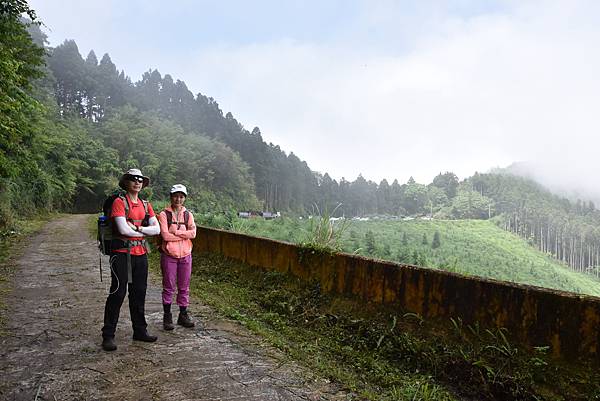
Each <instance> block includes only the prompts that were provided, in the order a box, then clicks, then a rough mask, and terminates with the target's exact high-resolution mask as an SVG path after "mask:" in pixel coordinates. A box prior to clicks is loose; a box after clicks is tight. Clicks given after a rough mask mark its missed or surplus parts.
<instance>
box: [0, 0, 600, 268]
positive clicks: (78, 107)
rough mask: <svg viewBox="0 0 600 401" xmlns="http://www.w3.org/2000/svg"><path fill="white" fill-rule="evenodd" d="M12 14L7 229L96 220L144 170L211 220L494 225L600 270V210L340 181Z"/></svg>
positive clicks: (522, 190) (150, 79) (454, 183)
mask: <svg viewBox="0 0 600 401" xmlns="http://www.w3.org/2000/svg"><path fill="white" fill-rule="evenodd" d="M0 13H1V14H0V18H1V20H0V34H1V35H0V46H1V48H0V50H1V52H0V106H2V113H1V114H0V125H1V129H2V132H1V137H0V228H2V229H7V228H10V227H11V225H12V224H13V223H12V221H13V219H14V218H15V217H17V216H19V217H22V216H27V215H29V214H31V213H35V212H37V211H44V210H75V211H96V210H98V207H99V204H100V202H101V200H102V199H103V198H104V196H105V195H106V194H107V193H109V192H111V191H112V190H114V189H115V188H116V187H117V185H116V184H117V179H118V176H119V174H120V173H121V172H122V171H123V170H125V169H127V168H130V167H134V166H135V167H139V168H141V169H142V171H143V172H144V173H145V174H147V175H149V176H150V177H151V178H152V185H151V187H150V188H149V189H148V190H147V193H146V194H145V196H147V197H149V198H150V199H153V200H159V199H164V198H165V196H166V193H167V189H168V187H169V186H170V185H172V183H173V182H181V183H184V184H186V185H187V186H188V187H189V189H190V192H191V196H190V199H189V202H190V204H191V206H193V208H194V209H196V210H199V211H212V212H222V211H235V210H240V209H263V210H280V211H284V212H295V213H299V214H311V213H322V212H324V211H331V210H333V209H334V208H335V207H336V206H337V205H338V204H341V205H342V206H341V207H338V208H337V209H336V212H335V216H341V215H345V216H347V217H350V216H365V215H393V216H430V217H432V218H436V219H490V218H493V219H494V221H496V222H497V223H498V224H499V226H501V227H502V228H505V229H506V230H508V231H511V232H514V233H515V234H518V235H519V236H521V237H523V238H525V239H526V240H527V241H529V243H530V244H531V245H534V246H536V247H537V248H538V249H540V250H541V251H542V252H544V253H548V254H551V255H553V256H555V257H556V258H557V259H559V260H561V261H563V262H565V263H566V264H568V265H569V266H571V267H572V268H573V269H575V270H577V271H586V272H590V273H593V274H595V275H599V274H600V272H599V269H598V268H597V267H598V266H599V265H600V234H599V228H600V213H599V212H598V211H597V210H596V209H595V205H594V204H593V203H592V202H585V201H577V202H572V201H569V200H567V199H564V198H561V197H557V196H555V195H553V194H551V193H550V192H548V191H547V190H545V189H544V188H542V187H540V186H539V185H537V184H535V183H534V182H532V181H530V180H527V179H523V178H519V177H516V176H512V175H508V174H475V175H474V176H473V177H471V178H468V179H466V180H463V181H460V180H459V179H458V177H457V176H456V175H455V174H453V173H452V172H445V173H440V174H439V175H438V176H436V177H435V178H434V179H433V181H432V182H431V183H429V184H427V185H425V184H421V183H418V182H416V181H415V180H414V179H412V178H410V179H409V180H408V181H407V182H406V183H403V184H401V183H399V182H398V181H397V180H394V181H393V182H392V183H391V184H390V183H389V182H388V181H387V180H385V179H384V180H382V181H381V182H380V183H379V184H377V183H375V182H373V181H370V180H367V179H365V178H363V177H362V176H360V175H359V176H358V177H357V178H356V179H355V180H354V181H352V182H350V181H348V180H346V179H345V178H342V179H340V180H336V179H332V178H331V177H330V176H329V175H328V174H327V173H325V174H321V173H318V172H314V171H312V170H311V169H310V168H309V166H308V165H307V164H306V163H305V162H304V161H302V160H301V159H299V158H298V157H297V156H296V155H294V154H293V153H289V154H286V153H285V152H284V151H283V150H282V149H280V148H279V147H278V146H276V145H273V144H267V143H266V142H265V141H264V140H263V138H262V134H261V132H260V129H259V128H258V127H255V128H253V129H252V130H247V129H246V128H245V127H244V126H243V125H242V124H241V123H239V122H238V121H237V120H236V119H235V118H234V117H233V115H232V114H231V113H230V112H228V113H224V112H223V111H222V110H221V108H220V107H219V105H218V103H217V102H216V101H215V100H214V99H213V98H211V97H209V96H207V95H203V94H201V93H199V94H196V95H194V94H193V93H192V92H191V91H190V90H189V89H188V88H187V86H186V84H185V83H184V82H183V81H181V80H178V79H174V78H173V77H171V76H170V75H168V74H165V75H162V74H160V73H159V72H158V71H156V70H149V71H148V72H146V73H145V74H144V75H143V76H142V78H141V79H140V80H139V81H138V82H135V83H134V82H132V81H131V79H130V78H129V77H128V76H127V74H126V72H125V71H122V70H121V71H119V69H118V68H117V66H116V65H115V64H114V63H113V62H112V61H111V58H110V56H109V55H108V54H104V55H103V56H102V57H101V58H100V60H98V57H97V56H96V54H95V53H94V52H93V51H91V52H90V53H89V54H88V55H87V56H86V57H85V58H83V57H82V55H81V54H80V53H79V50H78V48H77V45H76V43H75V41H73V40H67V41H65V42H64V43H62V44H61V45H59V46H57V47H55V48H49V47H44V44H45V41H44V38H45V36H44V34H43V32H42V31H41V30H40V28H39V26H38V25H37V23H36V22H35V21H36V16H35V13H34V11H33V10H30V9H29V8H28V6H27V5H26V3H25V2H23V1H9V2H3V3H2V9H1V10H0ZM22 15H27V16H28V17H29V19H30V20H33V21H34V22H33V23H31V21H30V20H29V21H25V20H22ZM148 62H149V63H151V60H149V61H148ZM426 162H427V161H426V160H424V163H426Z"/></svg>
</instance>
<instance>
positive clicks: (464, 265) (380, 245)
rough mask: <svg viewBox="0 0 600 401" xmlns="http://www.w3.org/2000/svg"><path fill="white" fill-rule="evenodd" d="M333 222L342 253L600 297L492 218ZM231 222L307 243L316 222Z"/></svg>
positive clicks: (597, 289)
mask: <svg viewBox="0 0 600 401" xmlns="http://www.w3.org/2000/svg"><path fill="white" fill-rule="evenodd" d="M333 225H334V229H336V228H337V229H343V233H342V235H341V240H340V246H341V249H342V250H343V251H345V252H349V253H358V254H361V255H364V256H370V257H375V258H380V259H385V260H392V261H396V262H401V263H408V264H415V265H420V266H426V267H431V268H439V269H444V270H448V271H453V272H457V273H462V274H468V275H476V276H482V277H487V278H492V279H497V280H503V281H509V282H516V283H522V284H529V285H536V286H540V287H545V288H552V289H557V290H563V291H570V292H575V293H581V294H588V295H594V296H600V281H599V280H597V279H596V278H595V277H593V276H591V275H588V274H584V273H578V272H574V271H572V270H570V269H569V268H568V267H567V266H566V265H564V264H563V263H561V262H559V261H557V260H556V259H554V258H552V257H551V256H549V255H546V254H544V253H542V252H540V251H538V250H536V249H535V248H534V247H532V246H530V245H529V244H528V243H527V241H526V240H523V239H521V238H519V237H517V236H516V235H513V234H511V233H509V232H506V231H504V230H502V229H501V228H499V227H498V226H497V225H496V224H495V223H494V222H493V221H489V220H418V219H414V220H409V221H403V220H369V221H361V220H352V221H350V222H349V223H343V222H342V221H337V222H335V223H334V224H333ZM344 225H345V227H343V226H344ZM229 226H230V228H231V229H232V230H234V231H241V232H245V233H248V234H251V235H258V236H263V237H268V238H273V239H277V240H283V241H289V242H295V243H302V242H305V243H309V242H310V241H311V236H312V231H311V230H313V229H314V226H315V223H314V221H313V220H302V219H293V218H282V219H279V220H262V219H250V220H239V219H238V220H235V221H233V222H230V224H229ZM311 227H312V228H311ZM436 233H437V234H436ZM434 237H437V240H434Z"/></svg>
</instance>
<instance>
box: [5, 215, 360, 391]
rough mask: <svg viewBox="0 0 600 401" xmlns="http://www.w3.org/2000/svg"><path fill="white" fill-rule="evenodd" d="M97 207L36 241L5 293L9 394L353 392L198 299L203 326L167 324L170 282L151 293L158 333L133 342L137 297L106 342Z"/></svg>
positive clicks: (149, 309)
mask: <svg viewBox="0 0 600 401" xmlns="http://www.w3.org/2000/svg"><path fill="white" fill-rule="evenodd" d="M88 219H89V216H87V215H71V216H65V217H61V218H59V219H57V220H54V221H52V222H50V223H48V224H47V225H46V226H45V227H44V229H43V230H42V231H41V232H39V233H38V234H37V235H35V236H34V237H32V238H30V239H28V241H27V242H28V243H27V244H26V245H25V248H24V249H23V252H22V256H20V257H18V258H14V259H13V260H12V261H11V262H9V263H11V264H12V265H13V267H14V273H13V274H12V275H11V277H12V278H11V281H10V284H9V288H8V291H5V292H4V295H2V296H4V297H5V299H4V301H5V304H6V310H4V311H3V315H4V322H3V327H2V333H1V334H0V377H1V378H2V380H1V381H0V399H2V400H28V401H32V400H52V401H53V400H57V401H62V400H167V399H168V400H180V401H181V400H342V399H348V398H350V396H348V395H346V394H343V392H340V391H338V389H336V386H335V385H333V384H330V383H327V382H326V381H323V380H320V379H318V378H315V377H314V376H313V375H311V374H310V372H307V371H306V370H305V369H303V368H301V367H299V366H297V365H295V364H294V363H293V362H290V361H289V360H287V359H286V358H285V357H283V356H282V355H280V354H279V353H278V352H277V351H275V350H272V349H270V348H268V347H266V346H264V345H262V342H261V341H260V339H257V338H256V337H254V336H252V335H250V334H248V333H247V332H245V330H244V329H243V328H241V327H239V326H238V325H236V324H235V323H231V322H228V321H226V320H223V319H219V318H217V317H215V316H214V314H213V313H212V312H211V310H210V309H208V308H207V307H204V306H202V305H198V303H196V302H194V303H193V305H192V307H191V311H192V314H193V315H194V316H195V317H196V319H197V321H198V322H199V323H200V324H198V325H197V327H196V328H194V329H185V328H182V327H180V326H177V327H176V329H175V330H174V331H172V332H165V331H163V330H162V306H161V299H160V282H159V280H158V278H156V277H151V280H150V282H149V287H148V294H147V298H146V318H147V320H148V324H149V331H150V332H151V333H152V334H156V335H158V337H159V338H158V341H157V342H156V343H153V344H147V343H142V342H137V341H132V339H131V336H132V331H131V321H130V320H129V308H128V306H127V302H128V301H127V299H125V301H124V303H123V307H122V308H121V318H120V320H119V326H118V328H117V335H116V341H117V345H118V349H117V350H116V351H114V352H110V353H108V352H104V351H103V350H102V349H101V348H100V343H101V337H100V328H101V326H102V318H103V309H104V302H105V299H106V294H107V291H108V284H109V275H108V272H107V269H106V263H107V260H106V259H105V260H103V267H104V281H103V282H102V283H101V282H100V275H99V270H98V263H99V256H98V252H97V249H96V245H95V241H94V240H92V239H90V236H89V234H88V230H87V222H88Z"/></svg>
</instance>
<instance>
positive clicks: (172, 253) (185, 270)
mask: <svg viewBox="0 0 600 401" xmlns="http://www.w3.org/2000/svg"><path fill="white" fill-rule="evenodd" d="M186 197H187V189H186V187H185V186H184V185H181V184H176V185H173V186H172V187H171V191H170V198H171V206H169V207H167V208H165V210H163V211H162V212H160V214H159V215H158V222H159V223H160V235H161V237H162V244H161V256H160V266H161V270H162V277H163V279H162V282H163V291H162V302H163V310H164V315H163V328H164V329H165V330H173V329H174V328H175V326H174V325H173V315H172V314H171V302H172V300H173V294H174V293H175V288H177V305H179V317H178V319H177V324H179V325H181V326H183V327H194V322H193V321H192V319H191V318H190V315H189V313H188V310H187V308H188V306H189V304H190V278H191V275H192V241H191V240H192V239H194V238H196V225H195V224H194V216H192V213H190V212H189V211H188V210H187V209H186V208H185V207H184V206H183V203H184V202H185V198H186ZM176 286H177V287H176Z"/></svg>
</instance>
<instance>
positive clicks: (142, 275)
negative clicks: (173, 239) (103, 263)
mask: <svg viewBox="0 0 600 401" xmlns="http://www.w3.org/2000/svg"><path fill="white" fill-rule="evenodd" d="M111 271H112V274H111V282H110V293H109V295H108V298H106V305H105V307H104V327H102V337H104V338H112V337H114V336H115V331H116V329H117V322H118V321H119V312H120V311H121V305H122V304H123V300H124V299H125V294H126V293H127V290H128V289H129V314H130V316H131V325H132V326H133V333H134V334H136V333H137V334H143V333H146V328H147V327H148V324H147V323H146V316H145V315H144V308H145V303H146V287H147V286H148V257H147V255H141V256H134V255H131V272H132V283H131V284H127V254H126V253H118V252H115V253H113V256H111Z"/></svg>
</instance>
